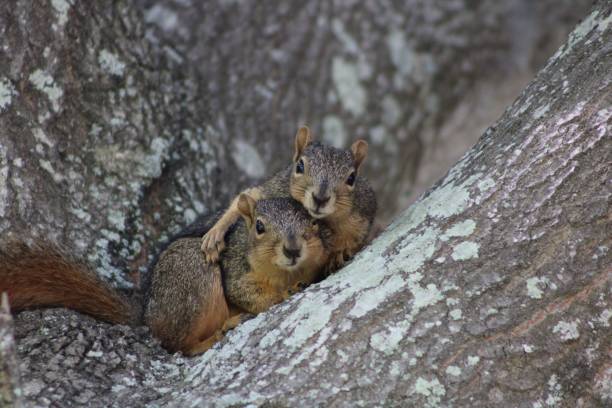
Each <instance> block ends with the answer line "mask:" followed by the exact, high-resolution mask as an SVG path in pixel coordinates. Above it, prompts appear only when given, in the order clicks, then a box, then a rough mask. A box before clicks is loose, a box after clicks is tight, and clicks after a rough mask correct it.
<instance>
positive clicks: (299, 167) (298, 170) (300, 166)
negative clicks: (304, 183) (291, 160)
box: [295, 159, 304, 174]
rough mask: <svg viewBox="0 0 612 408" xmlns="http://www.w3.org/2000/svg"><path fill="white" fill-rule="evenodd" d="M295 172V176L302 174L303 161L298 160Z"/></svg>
mask: <svg viewBox="0 0 612 408" xmlns="http://www.w3.org/2000/svg"><path fill="white" fill-rule="evenodd" d="M295 172H296V173H297V174H302V173H304V160H302V159H300V160H298V162H297V164H296V165H295Z"/></svg>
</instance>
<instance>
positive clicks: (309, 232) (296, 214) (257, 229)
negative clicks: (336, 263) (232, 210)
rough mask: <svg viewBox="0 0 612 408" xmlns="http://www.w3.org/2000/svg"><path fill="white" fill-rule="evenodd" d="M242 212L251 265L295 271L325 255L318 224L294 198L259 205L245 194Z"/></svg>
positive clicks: (240, 208)
mask: <svg viewBox="0 0 612 408" xmlns="http://www.w3.org/2000/svg"><path fill="white" fill-rule="evenodd" d="M238 210H239V211H240V214H241V215H242V218H244V221H245V223H246V226H247V229H248V231H249V254H248V257H249V260H250V261H251V262H255V263H261V264H263V263H271V264H273V265H274V266H276V267H278V268H281V269H284V270H288V271H291V270H296V269H298V268H300V267H302V266H304V264H305V263H306V262H308V260H309V259H310V258H312V257H318V256H319V251H322V248H323V243H322V241H321V238H320V236H319V225H318V224H317V222H316V220H313V219H312V218H310V217H309V216H308V213H307V212H306V211H305V210H304V209H303V208H302V206H300V204H299V203H297V202H295V201H294V200H292V199H290V198H271V199H266V200H259V201H257V202H255V200H253V199H252V198H251V197H250V196H248V195H246V194H241V195H240V196H239V197H238ZM245 256H246V254H245Z"/></svg>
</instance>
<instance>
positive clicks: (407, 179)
mask: <svg viewBox="0 0 612 408" xmlns="http://www.w3.org/2000/svg"><path fill="white" fill-rule="evenodd" d="M139 3H141V4H142V5H143V6H144V8H145V9H146V12H145V17H146V19H147V21H149V22H152V23H154V24H155V26H156V28H157V29H156V30H154V35H152V37H154V38H160V41H163V43H164V44H171V45H172V47H173V48H175V49H176V50H177V51H178V52H180V55H181V56H182V57H183V58H185V60H186V61H188V62H191V63H192V64H193V66H195V67H197V68H196V69H197V70H198V72H199V73H200V74H201V75H202V77H203V78H205V80H206V85H205V86H206V89H207V92H208V94H209V96H210V101H211V110H212V112H214V118H213V126H214V127H215V128H217V129H220V130H221V133H222V134H223V135H224V136H225V137H226V138H227V140H228V142H229V143H230V145H231V149H230V154H228V156H229V157H231V158H233V159H234V160H235V164H234V165H235V166H238V167H239V168H240V169H241V170H243V171H244V174H251V175H252V177H261V176H263V175H264V174H270V173H271V172H272V171H273V170H275V169H278V168H281V167H283V166H284V165H285V163H286V160H287V157H288V156H289V154H290V153H289V151H290V143H288V141H289V140H290V138H291V137H292V136H293V134H294V133H295V129H296V128H297V126H298V125H299V124H302V123H308V124H310V125H311V126H312V127H313V129H314V133H315V135H317V136H318V137H320V138H322V139H323V140H325V141H327V142H329V143H332V144H334V145H338V146H344V147H347V146H348V145H350V143H351V141H352V140H354V139H356V138H359V137H361V138H366V139H368V140H369V141H370V146H371V149H370V157H369V159H368V160H367V162H366V164H367V169H366V171H367V172H368V174H369V175H371V178H372V181H373V184H374V186H375V187H376V191H377V195H378V197H379V202H380V203H381V205H380V206H379V207H380V211H379V218H380V220H381V221H382V222H383V223H384V222H386V221H388V220H389V219H390V217H392V216H394V215H396V214H397V212H398V210H399V209H403V208H406V204H407V202H408V201H411V200H414V199H415V198H416V194H415V189H417V188H418V189H419V191H418V193H419V194H420V193H422V192H423V191H424V190H425V189H426V188H429V186H431V184H433V182H435V181H436V180H438V179H439V178H440V177H441V176H442V175H443V174H444V171H446V170H447V169H448V168H449V167H450V166H451V165H452V164H453V163H455V162H456V161H457V159H458V158H459V157H460V156H461V154H463V153H464V152H465V151H466V150H467V148H468V147H470V146H472V145H473V144H474V143H475V141H476V138H477V137H478V135H480V134H482V131H484V129H485V128H486V127H487V126H488V125H490V124H491V123H492V122H493V121H494V120H495V119H497V118H498V117H499V115H500V114H501V113H502V111H503V109H504V108H505V107H506V106H508V104H510V103H511V102H512V100H514V99H515V98H516V96H517V95H518V94H519V92H520V91H521V90H522V89H523V88H524V86H525V85H526V83H527V81H528V80H530V79H531V78H533V75H534V74H535V70H536V69H539V68H540V67H541V66H542V63H543V62H544V59H545V58H548V57H549V56H550V55H551V54H552V53H553V52H554V49H556V48H557V47H558V45H560V44H561V43H562V42H563V41H564V39H565V37H566V35H567V33H568V32H569V30H570V29H571V28H573V27H574V25H575V24H576V23H577V22H578V21H577V20H576V18H580V17H583V16H585V15H586V14H587V12H588V9H589V8H590V6H591V1H585V0H581V1H576V0H563V1H559V0H546V1H538V2H533V1H530V0H528V1H522V0H519V1H506V2H499V1H463V0H451V1H449V0H443V1H423V0H407V1H406V0H404V1H386V0H382V1H381V0H376V1H367V0H366V1H346V0H337V1H329V0H311V1H283V2H276V1H259V2H252V1H249V0H246V1H231V2H228V1H222V0H219V1H216V0H215V1H185V0H141V1H140V2H139ZM500 84H502V86H500ZM476 85H480V86H479V87H476ZM500 88H501V89H500ZM501 90H503V91H504V92H500V91H501ZM483 100H484V101H485V102H484V103H481V102H480V101H483ZM458 106H468V107H469V108H468V109H469V110H470V112H469V115H468V117H466V118H464V119H463V121H464V122H467V123H469V124H470V127H467V128H465V127H464V128H463V129H457V128H456V127H455V128H454V129H453V132H452V134H451V135H450V137H448V138H447V139H446V140H445V139H442V138H441V137H440V129H442V128H443V127H444V126H445V125H446V123H447V121H448V120H450V119H451V118H452V113H453V111H454V110H455V109H456V108H457V107H458ZM474 111H477V112H479V113H480V116H478V115H475V114H474V113H475V112H474ZM455 144H456V145H457V147H455V146H453V145H455ZM449 145H450V146H449ZM279 146H280V147H281V148H279ZM284 146H286V147H285V148H284V150H283V148H282V147H284ZM439 149H441V150H442V151H443V152H447V153H446V154H439V153H438V154H436V153H437V151H438V150H439ZM281 152H283V153H284V154H280V153H281ZM247 154H248V155H247ZM247 157H252V159H247ZM432 158H435V160H436V165H437V166H438V167H437V168H435V169H431V168H429V167H428V168H426V169H425V170H428V171H427V172H426V173H424V172H423V169H422V167H423V166H424V165H425V164H427V161H428V160H430V159H432ZM417 177H420V178H424V180H423V181H422V182H420V183H418V184H417V185H416V186H415V182H416V181H417ZM243 181H244V179H243Z"/></svg>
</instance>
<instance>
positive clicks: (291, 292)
mask: <svg viewBox="0 0 612 408" xmlns="http://www.w3.org/2000/svg"><path fill="white" fill-rule="evenodd" d="M307 287H308V284H307V283H304V282H297V283H296V284H295V285H293V286H291V287H290V288H289V289H287V292H286V296H285V298H288V297H289V296H293V295H295V294H296V293H298V292H301V291H303V290H304V289H306V288H307Z"/></svg>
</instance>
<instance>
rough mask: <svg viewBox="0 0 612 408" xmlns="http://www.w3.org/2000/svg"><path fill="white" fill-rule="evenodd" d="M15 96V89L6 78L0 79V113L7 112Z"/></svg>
mask: <svg viewBox="0 0 612 408" xmlns="http://www.w3.org/2000/svg"><path fill="white" fill-rule="evenodd" d="M14 95H16V91H15V87H14V86H13V84H12V83H11V81H9V80H8V78H0V113H2V112H3V111H5V110H7V109H8V108H9V106H10V105H11V103H12V101H13V96H14Z"/></svg>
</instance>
